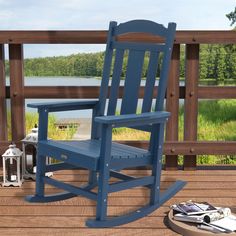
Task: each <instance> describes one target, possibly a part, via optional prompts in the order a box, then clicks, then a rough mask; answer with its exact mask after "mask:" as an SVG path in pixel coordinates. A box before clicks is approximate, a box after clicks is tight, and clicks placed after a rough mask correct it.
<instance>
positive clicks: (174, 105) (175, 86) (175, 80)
mask: <svg viewBox="0 0 236 236" xmlns="http://www.w3.org/2000/svg"><path fill="white" fill-rule="evenodd" d="M179 66H180V45H179V44H176V45H174V47H173V52H172V57H171V65H170V75H169V80H168V86H167V91H166V110H167V111H169V112H170V113H171V116H170V118H169V120H168V122H167V125H166V140H167V141H178V131H179V128H178V121H179ZM173 150H174V149H173ZM173 150H171V151H173ZM177 166H178V155H166V164H165V168H166V169H168V170H170V169H172V170H175V169H177Z"/></svg>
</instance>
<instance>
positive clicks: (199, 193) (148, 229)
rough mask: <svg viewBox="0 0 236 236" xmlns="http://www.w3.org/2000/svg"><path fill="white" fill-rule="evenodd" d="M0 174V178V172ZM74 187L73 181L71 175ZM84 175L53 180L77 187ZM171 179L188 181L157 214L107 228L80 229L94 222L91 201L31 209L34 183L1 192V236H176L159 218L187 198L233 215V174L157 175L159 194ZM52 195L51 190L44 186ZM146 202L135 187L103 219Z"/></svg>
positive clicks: (115, 199) (116, 198) (112, 200)
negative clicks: (226, 209) (28, 197)
mask: <svg viewBox="0 0 236 236" xmlns="http://www.w3.org/2000/svg"><path fill="white" fill-rule="evenodd" d="M124 173H126V174H130V175H134V176H144V175H148V174H150V173H151V171H150V170H126V171H124ZM0 174H1V173H0ZM72 174H75V178H74V179H77V182H73V176H72ZM86 176H87V171H85V170H82V171H81V170H67V171H59V172H58V173H56V174H55V176H54V178H56V179H63V178H64V179H68V180H71V181H72V182H71V183H72V184H76V183H80V184H81V183H82V182H81V180H83V179H85V177H86ZM175 179H182V180H186V181H187V185H186V186H185V187H184V189H183V190H182V191H180V192H179V193H178V194H177V195H176V196H175V197H173V198H172V199H170V200H169V201H168V202H166V203H165V204H164V205H163V206H162V207H161V208H160V209H158V210H156V211H154V212H153V213H152V214H151V215H149V216H147V217H144V218H143V219H140V220H138V221H134V222H132V223H130V224H126V225H123V226H121V227H116V228H112V229H99V230H98V229H90V228H86V227H85V220H86V219H87V218H91V217H94V215H95V202H94V201H90V200H87V199H85V198H82V197H76V198H73V199H69V200H66V201H61V202H54V203H47V204H40V203H37V204H30V203H27V202H25V201H24V199H23V197H24V196H25V195H26V194H28V193H30V192H33V191H34V185H35V182H33V181H26V182H25V183H24V184H23V185H22V187H21V188H2V187H1V188H0V214H1V219H0V235H17V234H22V235H38V236H41V235H57V236H65V235H68V236H69V235H86V236H87V235H91V236H92V235H93V236H94V235H98V236H100V235H101V236H103V235H109V236H110V235H112V236H113V235H117V236H118V235H119V236H120V235H121V236H130V235H144V236H146V235H153V236H154V235H155V236H156V235H160V234H163V235H176V233H174V232H173V231H172V230H170V229H169V228H168V226H167V225H166V224H165V219H164V217H165V216H166V214H167V212H168V211H169V205H170V204H174V203H177V202H181V201H186V200H189V199H192V200H196V201H208V202H210V203H211V204H214V205H216V206H227V207H230V208H231V210H236V207H235V206H236V177H235V171H231V170H229V171H222V170H214V171H212V170H210V171H209V170H197V171H162V182H161V186H162V189H164V188H166V187H167V186H168V185H170V184H171V183H172V182H173V181H174V180H175ZM46 191H49V192H53V191H55V188H53V187H49V186H48V187H47V188H46ZM147 200H148V191H147V190H145V189H144V188H135V189H130V190H127V191H122V192H118V193H114V194H111V197H109V199H108V202H109V204H111V206H109V207H108V215H110V216H116V215H120V214H122V213H125V212H129V211H132V210H134V209H137V208H138V207H139V206H140V205H142V204H143V203H144V202H145V201H147Z"/></svg>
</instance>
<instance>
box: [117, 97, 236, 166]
mask: <svg viewBox="0 0 236 236" xmlns="http://www.w3.org/2000/svg"><path fill="white" fill-rule="evenodd" d="M183 133H184V107H183V106H181V107H180V111H179V140H183ZM113 139H114V140H122V139H123V140H124V139H126V140H148V139H149V134H148V133H146V132H142V131H136V130H133V129H128V128H119V129H114V131H113ZM198 140H199V141H204V140H206V141H236V100H218V101H217V100H214V101H200V102H199V112H198ZM182 160H183V159H182V157H180V158H179V163H180V164H182ZM197 162H198V164H236V155H222V156H214V155H199V156H198V159H197Z"/></svg>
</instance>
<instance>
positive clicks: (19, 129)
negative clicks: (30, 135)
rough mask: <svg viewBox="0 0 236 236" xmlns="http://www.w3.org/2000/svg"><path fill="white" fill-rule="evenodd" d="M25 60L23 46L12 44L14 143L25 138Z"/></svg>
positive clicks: (11, 95)
mask: <svg viewBox="0 0 236 236" xmlns="http://www.w3.org/2000/svg"><path fill="white" fill-rule="evenodd" d="M23 60H24V59H23V45H22V44H10V45H9V61H10V84H11V89H10V98H11V129H12V140H14V141H19V140H21V139H22V138H24V136H25V100H24V75H23Z"/></svg>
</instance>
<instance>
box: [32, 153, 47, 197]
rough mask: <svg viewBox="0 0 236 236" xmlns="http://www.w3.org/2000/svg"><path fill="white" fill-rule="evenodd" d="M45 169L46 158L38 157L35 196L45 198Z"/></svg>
mask: <svg viewBox="0 0 236 236" xmlns="http://www.w3.org/2000/svg"><path fill="white" fill-rule="evenodd" d="M45 168H46V156H42V155H38V157H37V171H36V194H35V195H36V196H37V197H44V190H45V183H44V177H45Z"/></svg>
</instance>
